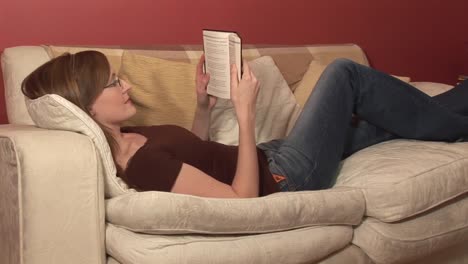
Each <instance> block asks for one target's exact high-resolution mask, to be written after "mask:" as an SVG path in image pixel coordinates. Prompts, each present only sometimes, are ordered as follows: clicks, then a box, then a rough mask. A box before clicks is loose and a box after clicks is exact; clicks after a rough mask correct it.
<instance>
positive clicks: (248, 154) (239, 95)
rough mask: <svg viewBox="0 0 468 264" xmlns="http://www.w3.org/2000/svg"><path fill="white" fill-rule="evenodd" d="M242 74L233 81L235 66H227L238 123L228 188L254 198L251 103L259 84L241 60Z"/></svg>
mask: <svg viewBox="0 0 468 264" xmlns="http://www.w3.org/2000/svg"><path fill="white" fill-rule="evenodd" d="M243 70H244V73H243V75H242V79H241V80H240V82H238V80H237V68H236V67H235V65H233V66H232V67H231V101H232V103H233V105H234V108H235V110H236V115H237V121H238V123H239V149H238V154H237V169H236V175H235V177H234V180H233V182H232V187H233V188H234V189H235V190H236V192H237V193H239V194H241V195H242V196H243V197H256V196H258V190H259V179H258V178H259V175H258V157H257V146H256V142H255V106H256V100H257V94H258V88H259V83H258V81H257V79H256V78H255V75H254V74H253V73H252V72H251V71H250V67H249V65H248V63H247V62H244V69H243Z"/></svg>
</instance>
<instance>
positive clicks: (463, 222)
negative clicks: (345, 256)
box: [353, 194, 468, 263]
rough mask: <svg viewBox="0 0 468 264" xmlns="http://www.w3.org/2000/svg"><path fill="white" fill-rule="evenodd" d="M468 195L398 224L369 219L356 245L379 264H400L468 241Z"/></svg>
mask: <svg viewBox="0 0 468 264" xmlns="http://www.w3.org/2000/svg"><path fill="white" fill-rule="evenodd" d="M467 212H468V194H464V195H462V196H460V197H458V198H456V199H453V200H452V201H450V202H448V203H447V204H444V205H442V206H439V207H437V208H434V209H432V210H430V211H428V212H426V213H424V214H422V215H420V216H418V217H413V218H411V219H408V220H406V221H402V222H396V223H384V222H381V221H379V220H377V219H375V218H371V217H369V218H367V219H365V220H364V222H363V223H362V224H361V225H360V226H359V227H358V228H356V230H355V233H354V238H353V244H356V245H357V246H359V247H361V248H362V249H363V250H364V251H365V252H366V253H367V255H369V257H371V258H372V259H373V260H374V261H375V262H377V263H400V262H403V261H405V262H406V261H411V260H413V259H416V258H420V257H423V256H425V255H429V254H431V253H433V252H435V251H438V250H442V249H445V248H449V247H451V246H454V245H456V244H458V243H462V242H464V241H468V217H467Z"/></svg>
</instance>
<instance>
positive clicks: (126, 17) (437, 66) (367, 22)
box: [0, 0, 468, 123]
mask: <svg viewBox="0 0 468 264" xmlns="http://www.w3.org/2000/svg"><path fill="white" fill-rule="evenodd" d="M466 10H468V1H466V0H450V1H440V0H412V1H407V0H399V1H398V0H397V1H390V0H381V1H375V0H352V1H350V0H290V1H280V0H278V1H274V0H273V1H272V0H235V1H220V0H200V1H193V0H134V1H130V0H99V1H97V0H81V1H63V0H41V1H37V0H15V1H14V0H9V1H8V0H0V51H3V49H4V48H6V47H11V46H17V45H37V44H55V45H60V44H66V45H73V44H78V45H155V44H200V43H201V29H202V28H220V29H231V30H236V31H238V32H240V34H241V36H242V37H243V41H244V43H255V44H331V43H351V42H352V43H356V44H358V45H360V46H361V47H362V48H363V49H364V51H365V52H366V53H367V55H368V58H369V59H370V61H371V64H372V65H373V66H374V67H375V68H377V69H380V70H383V71H387V72H390V73H393V74H398V75H406V76H410V77H412V79H413V80H425V81H437V82H445V83H450V84H453V83H455V82H456V78H457V76H458V74H461V69H462V59H461V58H462V56H461V54H462V53H463V52H464V49H467V48H466V47H468V37H467V34H466V29H467V28H468V19H467V15H466ZM462 33H463V34H464V35H462ZM0 81H1V84H0V123H6V122H7V118H6V110H5V103H4V91H3V90H4V89H3V79H1V77H0Z"/></svg>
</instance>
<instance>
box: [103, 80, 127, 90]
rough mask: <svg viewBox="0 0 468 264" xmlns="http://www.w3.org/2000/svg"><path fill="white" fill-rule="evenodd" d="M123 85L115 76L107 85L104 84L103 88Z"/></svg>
mask: <svg viewBox="0 0 468 264" xmlns="http://www.w3.org/2000/svg"><path fill="white" fill-rule="evenodd" d="M115 86H118V87H123V86H122V83H121V82H120V79H119V78H118V77H117V79H115V80H114V81H113V82H111V83H109V84H108V85H106V86H104V88H110V87H115Z"/></svg>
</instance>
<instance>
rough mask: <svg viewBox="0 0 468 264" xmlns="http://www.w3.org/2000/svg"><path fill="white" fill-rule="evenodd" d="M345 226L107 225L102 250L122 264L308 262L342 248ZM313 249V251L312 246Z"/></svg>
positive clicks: (349, 230)
mask: <svg viewBox="0 0 468 264" xmlns="http://www.w3.org/2000/svg"><path fill="white" fill-rule="evenodd" d="M351 238H352V228H351V227H350V226H320V227H308V228H301V229H294V230H290V231H285V232H278V233H268V234H253V235H243V236H239V235H216V236H200V235H179V236H169V235H166V236H164V235H158V236H155V235H146V234H137V233H133V232H131V231H128V230H125V229H122V228H119V227H116V226H113V225H112V224H107V228H106V248H107V253H108V254H109V255H110V256H112V257H113V258H114V259H116V260H117V261H119V262H120V263H122V264H127V263H128V264H130V263H138V264H153V263H164V264H172V263H174V264H178V263H225V264H238V263H251V264H271V263H281V264H289V263H291V264H293V263H294V264H296V263H313V262H314V261H317V260H319V259H321V258H323V257H325V256H327V255H329V254H331V253H332V252H335V251H337V250H339V249H341V248H344V247H345V246H346V245H347V244H348V243H349V242H350V240H351ZM311 249H313V250H311Z"/></svg>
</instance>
